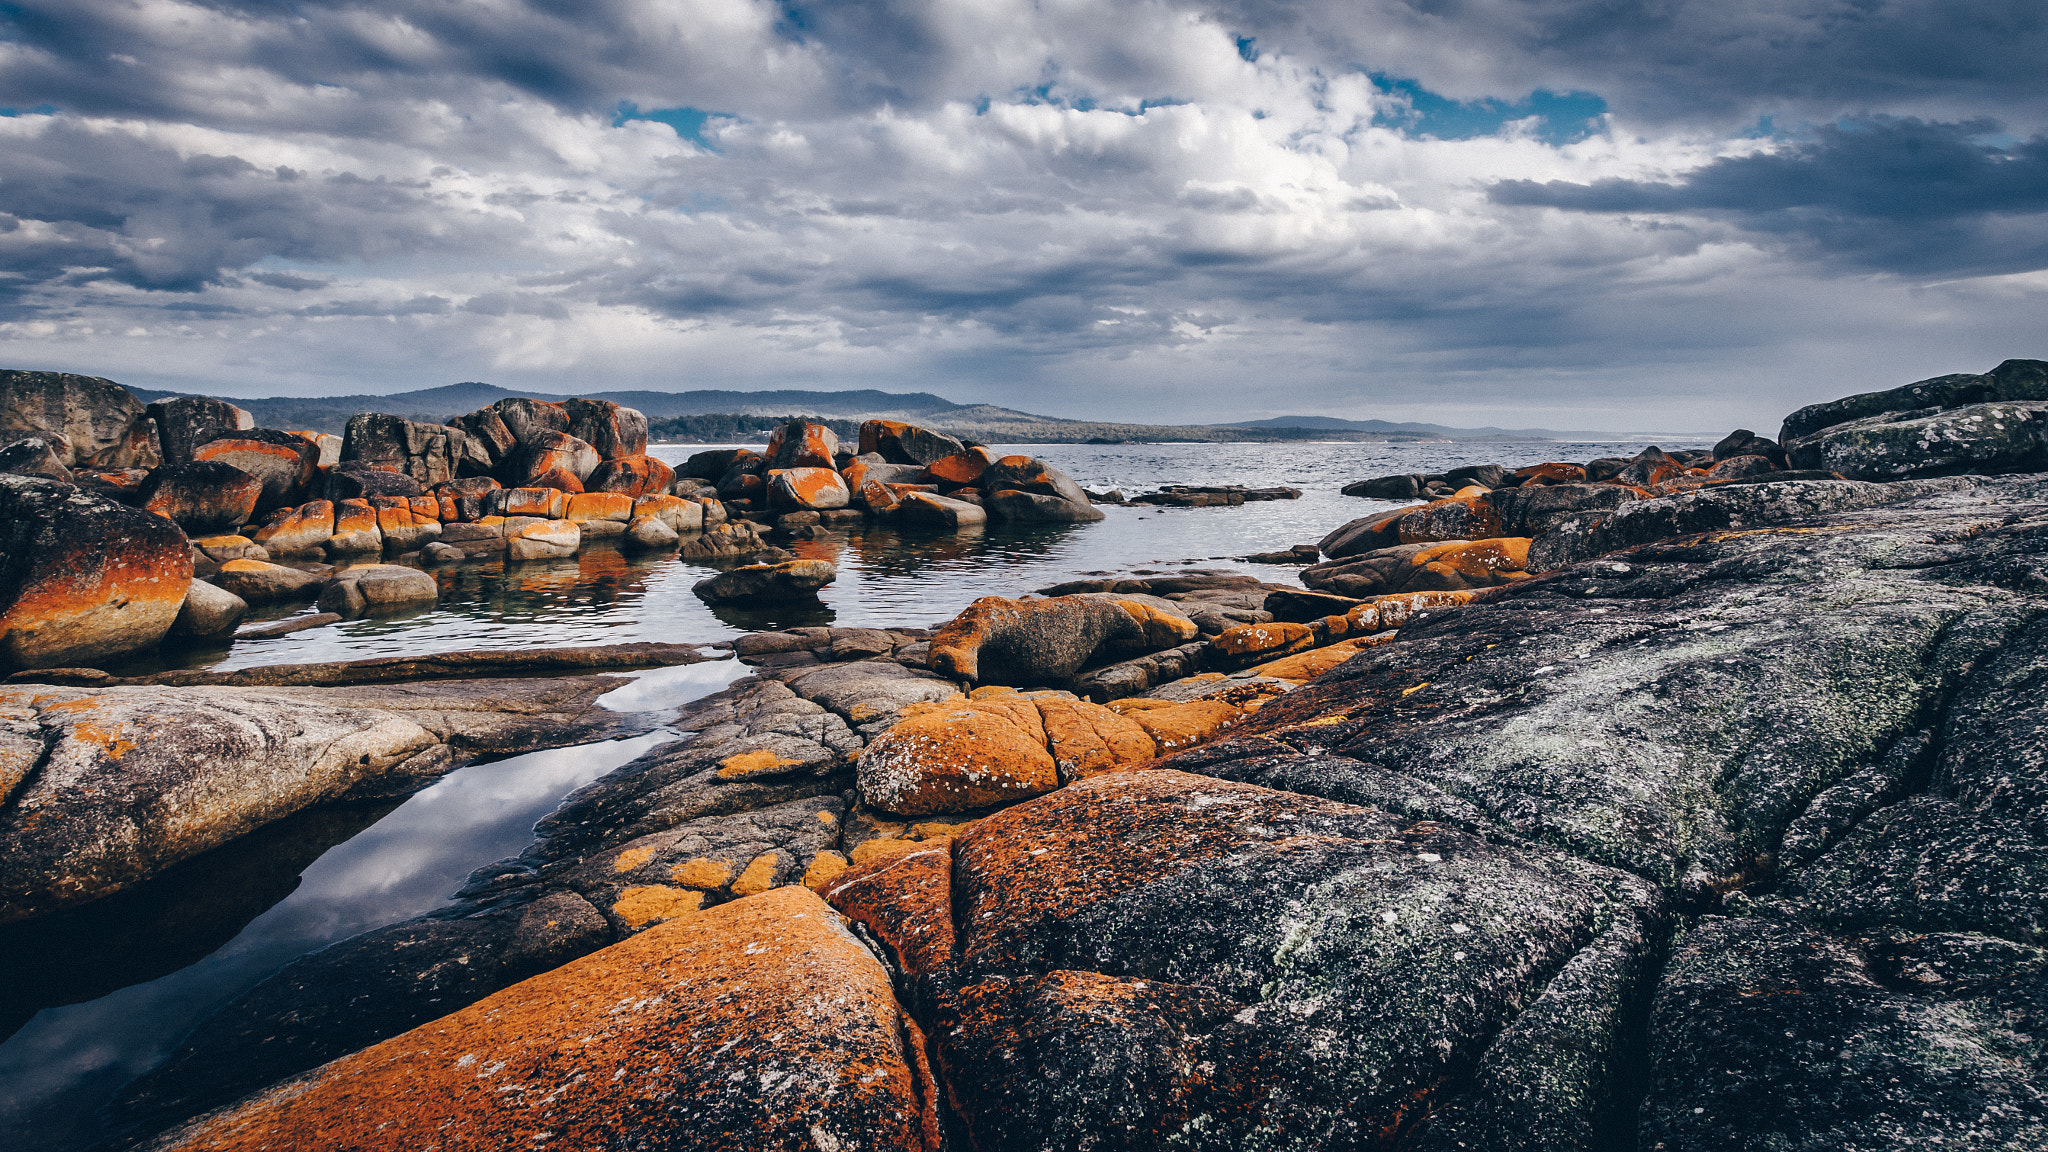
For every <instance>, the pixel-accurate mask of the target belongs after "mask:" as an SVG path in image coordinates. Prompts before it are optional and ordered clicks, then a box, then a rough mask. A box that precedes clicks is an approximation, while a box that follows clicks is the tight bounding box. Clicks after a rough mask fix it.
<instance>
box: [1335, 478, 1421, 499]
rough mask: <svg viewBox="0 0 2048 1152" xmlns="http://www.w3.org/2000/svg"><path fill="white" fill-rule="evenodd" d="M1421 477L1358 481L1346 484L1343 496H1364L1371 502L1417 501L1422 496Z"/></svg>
mask: <svg viewBox="0 0 2048 1152" xmlns="http://www.w3.org/2000/svg"><path fill="white" fill-rule="evenodd" d="M1422 480H1423V478H1422V477H1420V476H1412V475H1401V476H1379V477H1375V478H1374V479H1371V480H1358V481H1355V482H1353V483H1350V484H1346V485H1345V486H1344V488H1343V494H1344V495H1346V496H1363V497H1365V498H1367V499H1369V500H1415V499H1418V498H1420V497H1421V495H1422Z"/></svg>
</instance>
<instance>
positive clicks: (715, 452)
mask: <svg viewBox="0 0 2048 1152" xmlns="http://www.w3.org/2000/svg"><path fill="white" fill-rule="evenodd" d="M752 454H753V453H752V452H751V450H749V449H746V448H710V449H706V450H705V451H702V452H693V453H691V454H690V458H689V459H687V460H684V461H683V462H682V464H681V465H680V466H678V467H677V469H676V475H678V476H686V477H695V478H697V479H699V480H709V481H711V482H712V483H713V484H714V485H715V484H716V483H717V482H718V479H719V478H720V477H722V476H724V475H725V474H726V472H727V471H728V470H729V469H731V468H732V465H733V461H735V460H737V459H738V458H739V457H740V456H742V455H752Z"/></svg>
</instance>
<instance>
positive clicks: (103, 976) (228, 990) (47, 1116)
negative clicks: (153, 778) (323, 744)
mask: <svg viewBox="0 0 2048 1152" xmlns="http://www.w3.org/2000/svg"><path fill="white" fill-rule="evenodd" d="M744 671H745V669H744V668H743V667H741V666H740V665H739V664H738V663H737V662H736V661H720V662H714V663H705V664H694V665H689V666H686V667H681V668H667V669H659V670H656V671H653V672H648V673H644V674H641V675H640V676H637V677H635V678H634V679H632V680H631V681H628V682H625V683H622V686H621V687H620V688H619V689H618V690H617V691H614V692H612V693H608V694H607V695H606V696H605V697H604V698H603V700H602V703H604V704H606V705H607V706H608V707H613V708H615V709H618V710H621V711H648V712H658V711H660V710H663V709H668V708H673V707H675V706H677V705H679V704H682V703H684V702H686V701H688V700H691V699H695V698H697V697H699V696H702V695H704V694H705V693H707V692H711V691H714V690H716V689H717V688H718V687H720V686H722V685H724V684H726V683H728V682H730V681H731V680H732V679H734V678H735V677H736V676H738V675H740V674H741V673H743V672H744ZM674 735H675V734H674V733H673V732H670V731H665V730H664V731H657V732H653V733H650V734H648V735H645V736H639V737H634V738H632V739H628V740H616V741H609V742H605V743H600V744H589V745H582V746H579V747H572V748H558V749H552V750H549V751H545V752H534V753H529V754H527V755H524V756H514V757H510V758H507V759H504V760H500V761H497V762H495V763H490V764H475V765H471V766H468V767H465V768H462V769H460V770H458V771H456V772H453V773H450V774H449V775H448V776H446V777H444V778H442V779H441V780H439V781H438V782H436V783H435V784H433V785H432V786H430V787H428V788H427V789H425V790H423V791H421V792H419V793H417V794H415V795H414V796H412V797H411V798H410V799H407V800H405V801H404V802H403V803H395V802H393V803H382V804H377V805H352V806H337V807H332V808H327V809H323V810H319V811H315V812H307V813H302V814H300V815H299V816H297V817H294V818H292V819H290V820H285V821H280V822H279V823H277V824H273V825H271V826H270V827H268V828H266V829H264V830H263V831H261V832H258V833H256V834H255V835H252V836H249V837H245V838H243V839H242V840H239V841H237V842H236V843H234V844H232V845H229V846H227V847H225V848H222V849H218V850H216V851H215V852H212V853H208V854H207V855H206V856H203V857H200V858H197V859H195V860H192V861H190V862H188V863H187V864H185V865H182V866H181V867H180V868H178V869H174V870H173V871H172V872H170V873H167V874H166V875H165V876H163V877H160V878H159V879H158V880H157V881H156V882H154V883H152V884H149V885H146V886H143V887H141V888H137V889H134V890H132V891H130V892H129V893H126V894H124V895H122V896H117V897H114V898H111V899H109V900H106V901H102V902H100V903H97V904H94V905H91V906H89V907H88V908H84V909H79V910H77V911H76V912H74V913H71V914H68V915H65V916H57V917H48V918H44V919H39V920H35V921H32V922H30V923H29V924H26V925H18V926H15V927H14V928H13V929H11V930H9V931H8V932H6V933H5V934H4V935H0V965H4V967H0V972H5V973H6V974H7V977H6V979H5V980H4V981H0V988H4V989H5V994H4V995H5V999H4V1000H0V1010H5V1011H8V1012H10V1013H11V1014H12V1015H11V1018H10V1019H9V1021H8V1023H9V1024H10V1025H11V1027H10V1028H9V1031H10V1032H12V1035H11V1037H10V1038H9V1039H7V1041H6V1043H4V1044H0V1147H7V1148H37V1149H43V1150H50V1152H62V1150H64V1149H71V1148H80V1147H84V1146H85V1145H87V1144H89V1143H91V1142H92V1141H93V1140H94V1139H96V1138H97V1135H98V1134H97V1131H96V1129H95V1128H94V1120H93V1114H94V1110H95V1109H96V1108H98V1107H99V1105H100V1104H101V1103H102V1102H104V1101H105V1100H106V1099H107V1098H108V1097H110V1096H111V1095H112V1094H113V1092H114V1090H115V1089H116V1088H118V1087H119V1086H120V1085H121V1084H123V1083H125V1082H126V1081H128V1080H129V1079H131V1078H133V1077H134V1076H135V1075H137V1074H138V1073H140V1072H142V1071H144V1070H146V1069H147V1068H149V1067H150V1066H151V1065H152V1064H154V1063H156V1062H157V1061H158V1060H160V1059H161V1058H162V1057H163V1056H164V1055H165V1054H166V1053H167V1052H168V1051H169V1050H170V1049H171V1047H172V1046H173V1045H174V1044H175V1043H176V1042H177V1040H178V1039H179V1038H180V1037H181V1036H183V1035H184V1033H185V1032H186V1031H188V1030H189V1029H190V1028H191V1027H192V1026H193V1025H194V1024H196V1023H198V1021H199V1020H200V1019H202V1018H203V1017H205V1016H206V1015H207V1014H208V1013H210V1012H212V1011H213V1010H214V1009H215V1008H217V1007H219V1006H220V1005H222V1004H224V1003H226V1002H227V1001H228V1000H231V999H233V998H234V997H236V996H238V995H240V994H241V993H243V992H244V991H246V990H247V989H248V988H249V987H250V986H252V985H254V984H255V983H256V982H257V981H258V980H261V979H262V978H263V977H264V976H266V975H268V974H269V973H270V972H272V971H275V970H276V969H277V968H278V967H280V966H282V965H283V964H285V963H287V962H288V961H290V960H292V959H294V958H296V957H298V956H300V955H303V954H305V953H306V952H309V951H312V950H314V949H316V948H320V947H324V946H325V945H327V944H330V943H333V942H334V941H336V940H341V939H344V938H346V937H349V936H353V935H356V934H357V933H360V932H365V931H368V930H370V929H372V928H378V927H382V926H383V925H386V924H391V923H395V922H397V921H400V920H405V919H408V918H410V917H413V916H417V915H419V914H421V913H423V912H426V911H428V910H430V909H432V908H435V907H437V906H439V905H440V904H442V903H444V902H445V901H446V899H447V897H448V894H449V893H450V892H453V891H454V890H455V889H456V888H457V887H459V886H460V885H461V883H462V881H463V880H464V879H465V878H466V877H467V876H468V875H469V873H470V872H471V871H472V870H473V869H475V868H477V867H479V866H481V865H483V864H487V863H490V862H491V861H493V860H498V859H502V858H503V857H506V856H510V855H513V854H515V853H517V852H519V851H520V850H522V849H523V848H525V847H526V845H527V844H528V843H529V842H530V841H531V839H532V829H533V825H534V823H535V822H536V821H537V820H539V819H540V818H541V817H542V816H545V815H547V814H548V813H549V812H552V811H553V810H554V809H555V807H556V806H557V805H558V804H559V803H560V801H561V798H562V797H563V796H564V795H566V794H567V793H569V792H570V791H572V790H574V789H576V788H578V787H581V786H582V785H584V784H586V783H588V782H590V781H592V780H595V779H596V778H597V777H599V776H602V775H603V774H605V773H606V772H609V771H611V770H612V769H613V768H616V767H618V766H619V765H621V764H624V763H626V762H627V761H629V760H631V759H633V758H634V757H636V756H638V755H639V754H640V753H642V752H644V751H646V750H647V749H649V748H651V747H653V746H654V745H656V744H659V743H661V742H663V741H665V740H670V739H673V738H674ZM316 857H317V859H316ZM308 861H311V863H310V864H309V863H308ZM31 1012H34V1013H35V1015H34V1017H33V1019H30V1020H28V1022H27V1023H26V1024H25V1025H24V1024H21V1023H20V1022H21V1020H22V1019H23V1018H24V1017H25V1016H27V1015H28V1014H29V1013H31ZM17 1029H18V1030H17Z"/></svg>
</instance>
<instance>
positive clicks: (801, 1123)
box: [158, 887, 939, 1152]
mask: <svg viewBox="0 0 2048 1152" xmlns="http://www.w3.org/2000/svg"><path fill="white" fill-rule="evenodd" d="M621 1005H624V1006H625V1007H623V1008H622V1007H621ZM594 1032H597V1033H602V1034H604V1035H605V1036H606V1037H607V1038H608V1039H607V1042H606V1043H605V1045H604V1046H603V1049H602V1052H601V1053H600V1052H596V1051H589V1053H588V1055H586V1054H585V1053H586V1051H587V1049H586V1046H585V1045H584V1044H583V1043H582V1041H583V1040H584V1039H586V1038H587V1037H588V1036H589V1035H591V1034H593V1033H594ZM477 1051H481V1052H485V1053H489V1054H490V1057H491V1060H492V1063H490V1064H488V1065H486V1066H485V1067H487V1068H489V1069H491V1071H490V1072H488V1073H486V1074H485V1075H484V1076H482V1077H479V1076H478V1075H477V1074H476V1073H474V1072H472V1071H471V1070H470V1068H469V1067H468V1065H467V1064H465V1063H464V1061H463V1060H462V1059H461V1057H462V1055H463V1054H464V1053H474V1052H477ZM600 1063H601V1064H602V1067H601V1068H600V1067H599V1064H600ZM619 1070H623V1071H619ZM501 1073H502V1076H503V1079H502V1080H500V1079H499V1075H500V1074H501ZM764 1076H765V1077H767V1078H768V1083H769V1084H770V1085H772V1087H768V1088H764V1087H763V1086H762V1080H761V1078H762V1077H764ZM622 1077H623V1078H624V1079H623V1082H622ZM512 1083H521V1084H542V1083H546V1084H555V1085H557V1087H555V1088H554V1090H553V1091H551V1092H550V1093H548V1094H546V1095H545V1096H544V1097H543V1096H536V1095H533V1094H531V1093H509V1094H508V1093H506V1092H505V1091H503V1090H502V1088H503V1085H505V1084H512ZM937 1099H938V1091H937V1087H936V1085H935V1084H934V1082H933V1079H932V1075H931V1071H930V1068H929V1066H928V1065H927V1063H926V1061H925V1059H924V1041H923V1038H922V1036H921V1035H920V1034H919V1032H918V1029H917V1026H916V1024H914V1023H913V1022H912V1021H911V1020H910V1019H908V1017H906V1016H905V1015H904V1013H903V1012H902V1010H901V1009H900V1008H899V1007H898V1006H897V1005H896V1002H895V998H894V995H893V992H892V989H891V985H890V978H889V973H888V972H887V970H886V969H884V968H883V967H882V965H881V964H880V963H879V962H877V961H876V959H875V958H874V956H873V955H872V954H871V953H870V952H869V951H868V950H867V949H866V948H865V947H864V946H863V945H862V944H861V943H860V942H859V941H858V940H856V939H855V938H854V937H853V936H852V935H851V934H850V933H848V932H847V931H846V930H845V929H844V928H843V927H841V926H840V923H839V918H838V917H837V916H836V915H835V914H834V913H833V912H832V910H831V909H830V908H828V907H826V906H825V904H824V903H823V902H822V901H820V900H819V899H818V898H817V897H816V896H815V895H813V894H812V893H811V892H810V891H809V890H808V889H805V888H800V887H792V888H783V889H778V890H777V891H774V892H770V893H767V894H764V895H761V896H757V897H754V898H753V899H751V900H745V901H739V902H736V903H733V904H729V905H726V906H724V907H722V908H720V909H717V910H714V911H712V912H707V913H705V914H703V915H701V916H698V917H695V918H692V919H689V920H685V921H682V922H678V923H672V924H668V925H665V926H663V927H660V928H656V929H654V930H653V931H651V932H648V933H646V934H643V935H642V936H640V937H637V938H635V939H633V940H630V941H628V942H626V943H623V944H620V945H616V946H614V947H612V948H610V949H607V950H605V951H603V952H600V953H598V954H596V955H594V956H591V957H588V958H586V959H584V960H581V961H578V962H576V963H574V964H572V965H570V966H569V967H568V968H565V969H563V970H560V971H558V972H555V973H550V974H547V975H543V976H540V977H537V978H536V979H535V980H533V981H531V982H529V983H527V984H524V985H521V986H520V987H519V988H518V989H517V990H509V991H507V992H504V993H501V994H499V995H497V996H494V997H492V998H490V999H487V1000H485V1001H483V1002H481V1003H478V1004H475V1005H472V1006H471V1007H469V1008H465V1009H463V1010H462V1011H460V1012H457V1013H455V1014H454V1015H452V1016H449V1017H446V1018H444V1019H442V1020H440V1021H436V1022H435V1023H433V1024H430V1025H426V1026H423V1027H422V1028H420V1029H419V1030H418V1031H417V1032H416V1033H412V1034H409V1035H407V1036H403V1037H399V1038H396V1039H393V1040H391V1041H388V1042H387V1043H385V1044H382V1045H379V1046H377V1047H375V1048H371V1049H369V1050H367V1051H365V1052H362V1053H359V1054H357V1055H354V1056H350V1057H347V1058H345V1059H343V1060H341V1061H338V1062H336V1063H335V1064H331V1065H329V1066H327V1067H325V1068H323V1069H321V1070H320V1071H318V1072H316V1073H314V1074H313V1075H311V1076H309V1077H307V1078H305V1079H303V1080H301V1081H298V1082H295V1083H293V1084H291V1085H289V1086H287V1087H283V1088H280V1089H278V1090H275V1091H273V1092H270V1093H266V1094H265V1095H263V1096H260V1097H257V1098H255V1099H253V1100H251V1101H247V1102H245V1103H243V1104H241V1105H239V1106H237V1107H236V1108H234V1109H232V1110H229V1111H228V1112H225V1113H222V1114H219V1115H216V1116H212V1117H208V1118H206V1119H205V1120H203V1121H201V1122H199V1123H197V1124H195V1125H192V1126H190V1127H188V1128H186V1129H184V1130H182V1131H180V1132H178V1133H176V1134H174V1135H173V1136H171V1137H169V1138H168V1139H166V1140H165V1141H163V1142H162V1143H160V1144H159V1145H158V1147H161V1148H166V1149H171V1148H202V1147H204V1148H245V1147H246V1148H256V1147H279V1146H294V1145H304V1146H310V1145H314V1144H318V1145H323V1146H332V1147H339V1146H361V1147H369V1146H388V1145H390V1144H392V1143H393V1142H394V1141H396V1142H398V1143H402V1144H407V1145H410V1144H416V1143H420V1142H422V1141H427V1142H432V1143H435V1144H437V1145H442V1144H454V1145H461V1146H474V1147H495V1148H503V1147H509V1146H512V1145H514V1144H518V1145H522V1146H525V1145H532V1144H537V1143H541V1142H556V1141H564V1142H566V1143H568V1144H572V1145H575V1146H579V1147H582V1146H589V1147H596V1146H600V1145H604V1144H607V1143H613V1142H617V1141H620V1140H625V1141H628V1142H631V1143H632V1144H634V1145H636V1146H645V1147H685V1146H687V1147H706V1148H726V1147H731V1148H741V1147H750V1148H761V1147H792V1148H795V1147H804V1148H820V1149H824V1148H833V1149H852V1148H856V1147H858V1148H877V1149H904V1150H917V1152H937V1149H938V1148H939V1121H938V1116H937V1112H936V1108H937Z"/></svg>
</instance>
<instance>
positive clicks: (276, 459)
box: [192, 428, 320, 515]
mask: <svg viewBox="0 0 2048 1152" xmlns="http://www.w3.org/2000/svg"><path fill="white" fill-rule="evenodd" d="M192 458H193V459H194V460H213V461H218V462H219V463H222V464H228V465H232V466H233V467H235V468H239V469H241V470H242V471H244V472H247V473H248V474H249V475H251V476H254V477H256V479H258V480H259V481H261V482H262V484H263V490H262V492H261V494H259V495H258V496H257V497H256V512H257V513H258V514H259V515H260V514H262V513H266V512H270V511H273V510H275V509H278V508H284V507H289V506H295V505H297V504H299V503H300V502H301V501H303V500H304V499H305V498H306V494H307V493H308V492H309V491H311V489H312V484H313V477H314V475H315V474H316V471H317V469H318V467H319V463H320V447H319V445H317V444H314V443H313V442H312V441H309V440H307V439H306V438H305V437H303V436H298V435H295V434H293V433H290V432H274V431H272V430H270V429H268V428H255V429H251V430H249V431H247V432H239V433H236V434H234V435H231V436H223V437H221V438H219V439H217V440H209V441H207V442H206V443H204V444H201V445H199V446H198V447H197V448H195V449H193V450H192Z"/></svg>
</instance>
